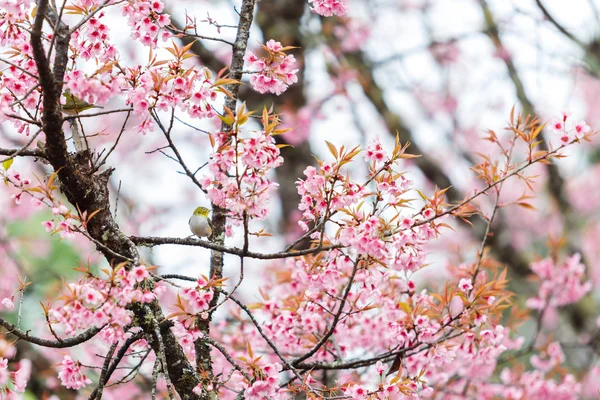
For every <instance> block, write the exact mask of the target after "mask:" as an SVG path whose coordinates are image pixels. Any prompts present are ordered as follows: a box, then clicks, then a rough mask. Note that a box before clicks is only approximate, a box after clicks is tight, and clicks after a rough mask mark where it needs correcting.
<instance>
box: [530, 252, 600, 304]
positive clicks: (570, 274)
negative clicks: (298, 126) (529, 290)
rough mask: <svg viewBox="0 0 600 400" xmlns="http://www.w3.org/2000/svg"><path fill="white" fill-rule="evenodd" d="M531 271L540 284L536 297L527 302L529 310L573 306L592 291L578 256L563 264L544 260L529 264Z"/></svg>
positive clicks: (575, 255)
mask: <svg viewBox="0 0 600 400" xmlns="http://www.w3.org/2000/svg"><path fill="white" fill-rule="evenodd" d="M531 270H532V271H533V272H534V274H536V275H537V276H538V278H539V279H540V281H541V282H540V288H539V290H538V294H537V296H535V297H532V298H530V299H528V300H527V306H528V307H529V308H533V309H536V310H544V309H546V308H547V307H550V308H556V307H562V306H566V305H568V304H573V303H576V302H578V301H579V300H581V298H582V297H583V296H584V295H585V294H586V293H587V292H589V291H590V290H591V289H592V283H591V282H590V281H588V280H587V279H586V277H585V266H584V265H583V264H582V263H581V255H580V254H574V255H572V256H571V257H569V258H568V259H567V260H566V261H565V262H564V263H563V264H556V263H555V262H554V260H552V259H551V258H546V259H543V260H541V261H537V262H534V263H533V264H531Z"/></svg>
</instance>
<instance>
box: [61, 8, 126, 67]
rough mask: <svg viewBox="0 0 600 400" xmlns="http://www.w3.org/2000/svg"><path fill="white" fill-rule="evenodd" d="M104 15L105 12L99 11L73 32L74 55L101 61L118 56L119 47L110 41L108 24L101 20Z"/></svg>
mask: <svg viewBox="0 0 600 400" xmlns="http://www.w3.org/2000/svg"><path fill="white" fill-rule="evenodd" d="M104 16H105V13H104V12H100V13H98V14H97V15H96V16H95V17H93V18H90V20H89V21H88V23H87V24H85V25H83V26H82V27H81V28H80V29H78V30H76V31H75V32H73V36H72V38H71V44H72V49H73V51H74V54H75V55H74V57H81V58H82V59H84V60H90V59H92V58H93V59H95V60H98V61H100V62H108V61H110V60H113V59H116V58H117V56H118V52H117V48H116V47H115V45H114V44H113V43H111V41H110V35H109V28H108V25H106V24H105V23H103V22H101V19H102V18H103V17H104Z"/></svg>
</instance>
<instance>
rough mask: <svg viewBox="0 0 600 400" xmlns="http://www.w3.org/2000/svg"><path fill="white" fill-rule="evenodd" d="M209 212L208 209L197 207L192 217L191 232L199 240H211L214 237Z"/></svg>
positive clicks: (190, 222) (190, 221)
mask: <svg viewBox="0 0 600 400" xmlns="http://www.w3.org/2000/svg"><path fill="white" fill-rule="evenodd" d="M209 212H210V210H209V209H208V208H206V207H197V208H196V209H195V210H194V213H193V214H192V216H191V217H190V220H189V224H190V230H191V231H192V233H193V234H194V235H196V236H198V237H199V238H203V237H206V238H209V237H210V235H212V232H213V228H212V223H211V222H210V218H208V213H209Z"/></svg>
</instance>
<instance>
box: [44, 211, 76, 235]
mask: <svg viewBox="0 0 600 400" xmlns="http://www.w3.org/2000/svg"><path fill="white" fill-rule="evenodd" d="M57 203H58V202H57ZM52 217H53V219H51V220H48V221H43V222H42V226H43V227H44V229H46V232H49V233H52V234H54V233H58V232H60V237H61V238H63V239H64V238H71V237H73V235H74V233H73V231H74V228H75V220H74V219H73V217H72V216H71V211H70V210H69V209H68V208H67V207H66V206H65V205H64V204H60V203H58V204H57V205H55V206H54V207H52Z"/></svg>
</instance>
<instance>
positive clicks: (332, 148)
mask: <svg viewBox="0 0 600 400" xmlns="http://www.w3.org/2000/svg"><path fill="white" fill-rule="evenodd" d="M325 143H326V144H327V147H328V148H329V151H330V152H331V154H332V155H333V157H334V158H335V159H336V160H337V158H338V151H337V149H336V148H335V146H334V145H333V144H332V143H330V142H328V141H327V140H326V141H325Z"/></svg>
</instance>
